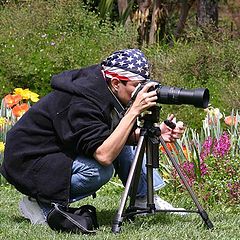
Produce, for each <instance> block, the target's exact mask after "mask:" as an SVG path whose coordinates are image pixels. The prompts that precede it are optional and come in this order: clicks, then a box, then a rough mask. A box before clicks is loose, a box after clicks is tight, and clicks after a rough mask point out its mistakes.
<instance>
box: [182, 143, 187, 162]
mask: <svg viewBox="0 0 240 240" xmlns="http://www.w3.org/2000/svg"><path fill="white" fill-rule="evenodd" d="M182 151H183V154H184V156H185V158H186V159H188V151H187V147H186V146H183V147H182Z"/></svg>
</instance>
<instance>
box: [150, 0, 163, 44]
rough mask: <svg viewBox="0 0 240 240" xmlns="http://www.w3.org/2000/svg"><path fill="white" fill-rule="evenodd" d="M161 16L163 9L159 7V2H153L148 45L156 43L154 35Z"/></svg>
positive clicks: (155, 0)
mask: <svg viewBox="0 0 240 240" xmlns="http://www.w3.org/2000/svg"><path fill="white" fill-rule="evenodd" d="M162 15H163V9H162V6H161V0H154V1H153V11H152V21H151V27H150V31H149V44H153V43H155V42H156V34H157V31H158V29H159V26H160V24H161V20H162Z"/></svg>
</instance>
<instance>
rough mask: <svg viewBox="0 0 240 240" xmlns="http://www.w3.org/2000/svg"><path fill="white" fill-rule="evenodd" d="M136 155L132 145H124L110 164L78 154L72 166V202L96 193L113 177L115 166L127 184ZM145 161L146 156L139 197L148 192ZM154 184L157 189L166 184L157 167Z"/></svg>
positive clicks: (138, 192)
mask: <svg viewBox="0 0 240 240" xmlns="http://www.w3.org/2000/svg"><path fill="white" fill-rule="evenodd" d="M134 156H135V153H134V150H133V148H132V147H131V146H124V148H123V149H122V151H121V153H120V154H119V155H118V157H117V158H116V159H115V161H114V163H113V164H112V165H109V166H102V165H101V164H99V163H98V162H97V161H96V160H95V159H92V158H87V157H85V156H78V157H77V158H76V159H75V161H74V162H73V166H72V179H71V193H70V202H74V201H77V200H80V199H82V198H84V197H87V196H90V195H92V194H93V193H95V192H96V191H97V190H98V189H100V188H101V187H102V186H103V185H104V184H105V183H107V182H108V181H109V180H110V179H111V177H112V176H113V173H114V168H115V171H116V174H117V175H118V176H119V178H120V179H121V181H122V183H123V185H125V184H126V181H127V178H128V174H129V170H130V167H131V164H132V161H133V159H134ZM145 163H146V159H145V157H144V159H143V166H142V171H141V176H140V180H139V185H138V189H137V197H144V196H145V195H146V194H147V179H146V167H145ZM153 185H154V190H155V191H156V190H158V189H160V188H162V187H163V186H164V185H165V183H164V181H163V179H162V178H161V177H160V175H159V173H158V170H157V169H154V170H153Z"/></svg>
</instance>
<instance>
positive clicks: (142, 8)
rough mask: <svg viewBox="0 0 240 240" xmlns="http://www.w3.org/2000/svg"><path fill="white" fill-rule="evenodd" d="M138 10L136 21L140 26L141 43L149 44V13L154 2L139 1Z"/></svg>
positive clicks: (148, 0) (149, 0)
mask: <svg viewBox="0 0 240 240" xmlns="http://www.w3.org/2000/svg"><path fill="white" fill-rule="evenodd" d="M137 2H138V10H137V12H136V13H135V17H134V18H135V19H134V21H136V22H137V23H138V25H139V43H140V44H141V45H142V44H143V43H144V42H148V29H149V12H150V7H151V4H152V0H138V1H137Z"/></svg>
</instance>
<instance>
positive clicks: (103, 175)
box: [99, 164, 114, 184]
mask: <svg viewBox="0 0 240 240" xmlns="http://www.w3.org/2000/svg"><path fill="white" fill-rule="evenodd" d="M113 172H114V167H113V165H112V164H111V165H109V166H103V167H102V168H100V169H99V178H100V179H101V181H102V183H103V184H105V183H107V182H108V181H109V180H110V179H111V178H112V176H113Z"/></svg>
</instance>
